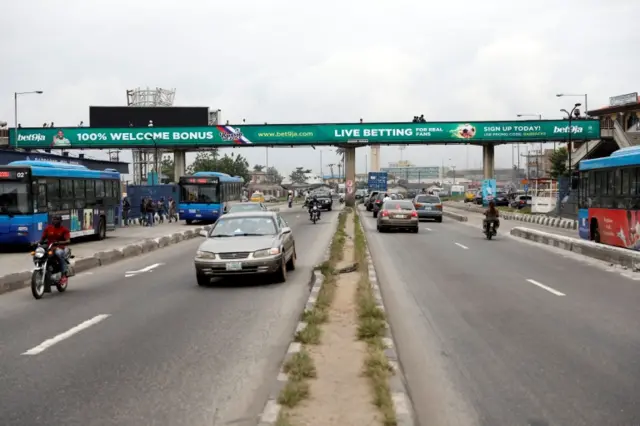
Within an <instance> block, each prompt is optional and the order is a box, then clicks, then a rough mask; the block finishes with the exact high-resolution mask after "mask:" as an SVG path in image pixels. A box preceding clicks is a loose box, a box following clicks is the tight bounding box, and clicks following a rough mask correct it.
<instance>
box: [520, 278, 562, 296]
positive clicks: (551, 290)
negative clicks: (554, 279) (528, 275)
mask: <svg viewBox="0 0 640 426" xmlns="http://www.w3.org/2000/svg"><path fill="white" fill-rule="evenodd" d="M527 281H528V282H530V283H531V284H533V285H537V286H538V287H540V288H541V289H544V290H547V291H548V292H549V293H552V294H555V295H556V296H566V294H564V293H560V292H559V291H558V290H556V289H554V288H551V287H547V286H546V285H544V284H542V283H539V282H538V281H536V280H530V279H527Z"/></svg>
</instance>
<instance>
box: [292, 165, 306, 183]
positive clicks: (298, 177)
mask: <svg viewBox="0 0 640 426" xmlns="http://www.w3.org/2000/svg"><path fill="white" fill-rule="evenodd" d="M305 173H307V172H306V170H305V169H303V168H302V167H296V169H295V170H294V171H292V172H291V174H290V175H289V178H290V179H291V183H307V177H306V176H305Z"/></svg>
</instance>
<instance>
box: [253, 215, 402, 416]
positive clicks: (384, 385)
mask: <svg viewBox="0 0 640 426" xmlns="http://www.w3.org/2000/svg"><path fill="white" fill-rule="evenodd" d="M372 268H373V266H372V264H371V263H370V256H369V254H368V250H367V246H366V241H365V237H364V233H363V230H362V228H361V226H360V222H359V217H358V216H357V215H356V214H354V212H353V211H352V210H351V209H347V210H346V211H345V212H342V213H340V216H339V221H338V229H337V231H336V233H335V235H334V237H333V240H332V243H331V245H330V248H329V253H328V257H327V261H326V262H324V263H323V264H322V265H321V266H320V267H319V268H318V270H317V271H316V281H315V284H314V286H313V289H312V291H311V295H310V297H309V301H308V303H307V306H306V309H305V311H304V313H303V315H302V318H301V322H300V324H299V325H298V328H297V330H296V333H295V337H294V342H293V343H292V344H291V346H290V348H289V351H288V354H287V356H286V358H285V362H284V364H283V367H282V369H281V373H280V374H279V376H278V380H279V381H280V382H281V386H280V392H279V394H278V396H277V398H275V399H272V400H270V401H269V402H268V403H267V404H266V406H265V409H264V411H263V415H262V417H261V423H260V425H261V426H267V425H277V426H302V425H314V426H323V425H334V424H340V425H344V426H350V425H353V426H360V425H365V424H366V425H369V424H380V425H384V426H391V425H398V424H401V425H405V424H412V423H406V422H400V421H399V417H398V416H397V414H396V407H401V408H402V407H407V406H408V405H407V404H408V402H407V401H408V398H406V396H405V395H404V394H403V395H400V394H397V393H394V391H393V387H392V386H391V385H390V383H391V381H390V379H391V378H392V377H393V376H396V373H397V372H396V370H395V369H394V368H393V367H392V365H393V363H392V362H389V359H388V358H387V353H388V351H389V350H390V347H392V346H393V344H392V342H391V339H389V335H388V325H387V322H386V319H385V314H384V308H383V307H382V306H381V298H380V294H379V293H376V291H375V290H374V287H373V286H372V285H371V281H370V278H369V277H370V275H371V269H372ZM374 279H375V278H374ZM401 414H402V413H401ZM400 417H401V418H403V419H404V417H403V416H400Z"/></svg>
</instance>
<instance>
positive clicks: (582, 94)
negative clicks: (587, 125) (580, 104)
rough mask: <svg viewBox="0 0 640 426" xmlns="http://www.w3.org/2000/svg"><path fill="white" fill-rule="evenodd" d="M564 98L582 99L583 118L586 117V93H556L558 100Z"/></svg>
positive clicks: (587, 109)
mask: <svg viewBox="0 0 640 426" xmlns="http://www.w3.org/2000/svg"><path fill="white" fill-rule="evenodd" d="M565 96H571V97H578V98H584V116H585V117H586V116H587V114H588V113H589V107H588V104H587V100H588V96H587V94H586V93H558V94H557V95H556V97H558V98H562V97H565Z"/></svg>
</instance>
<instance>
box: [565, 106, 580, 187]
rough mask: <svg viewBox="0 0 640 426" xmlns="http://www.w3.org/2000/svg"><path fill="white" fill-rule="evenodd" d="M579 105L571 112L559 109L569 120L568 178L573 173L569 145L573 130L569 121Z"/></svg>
mask: <svg viewBox="0 0 640 426" xmlns="http://www.w3.org/2000/svg"><path fill="white" fill-rule="evenodd" d="M580 105H582V104H581V103H577V104H575V105H574V106H573V108H572V109H571V111H567V110H566V109H561V110H560V111H561V112H564V113H565V114H567V116H568V117H567V118H568V119H569V146H568V149H569V173H570V177H571V174H572V173H573V163H572V162H571V151H573V149H572V148H573V146H572V145H571V142H572V138H573V128H572V127H571V121H572V120H573V113H574V111H575V110H576V109H577V108H579V107H580Z"/></svg>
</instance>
